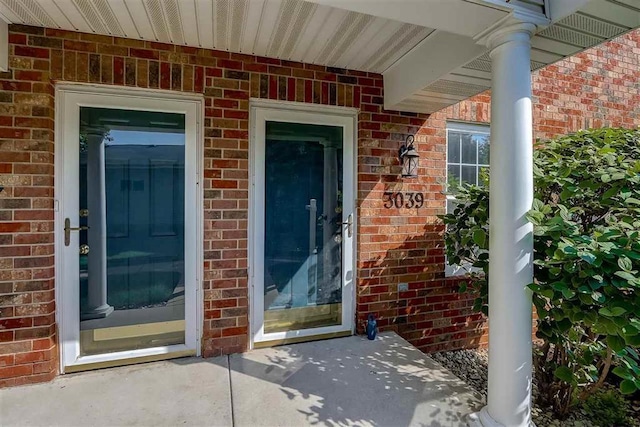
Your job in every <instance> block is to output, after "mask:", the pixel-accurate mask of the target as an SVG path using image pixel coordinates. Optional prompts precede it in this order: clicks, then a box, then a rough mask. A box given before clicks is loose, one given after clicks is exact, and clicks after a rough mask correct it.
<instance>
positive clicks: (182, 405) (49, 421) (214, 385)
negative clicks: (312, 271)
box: [0, 333, 481, 427]
mask: <svg viewBox="0 0 640 427" xmlns="http://www.w3.org/2000/svg"><path fill="white" fill-rule="evenodd" d="M480 406H481V405H480V398H479V397H478V396H477V394H474V393H473V392H472V391H471V390H470V389H469V387H467V386H466V384H464V383H463V382H462V381H461V380H459V379H458V378H456V377H455V376H453V375H452V374H451V373H449V372H448V371H447V370H446V369H444V368H443V367H442V366H440V365H439V364H437V363H436V362H434V361H433V360H431V359H430V358H429V357H427V356H425V355H424V354H423V353H421V352H420V351H419V350H417V349H416V348H415V347H413V346H411V345H410V344H409V343H408V342H407V341H405V340H403V339H402V338H400V337H399V336H398V335H396V334H394V333H385V334H381V335H380V336H379V337H378V338H377V339H376V340H375V341H373V342H372V341H369V340H367V339H366V337H356V336H354V337H348V338H338V339H333V340H326V341H316V342H310V343H304V344H294V345H289V346H282V347H275V348H269V349H262V350H253V351H250V352H248V353H244V354H237V355H232V356H228V357H227V356H224V357H218V358H213V359H201V358H187V359H174V360H169V361H164V362H154V363H148V364H141V365H133V366H127V367H121V368H113V369H105V370H100V371H93V372H86V373H79V374H70V375H64V376H60V377H59V378H57V379H56V380H54V381H52V382H50V383H46V384H37V385H31V386H24V387H16V388H11V389H4V390H0V424H1V425H3V426H91V427H97V426H124V425H127V426H130V425H138V426H178V425H192V426H306V425H329V426H346V425H354V426H428V427H453V426H456V427H458V426H460V427H462V426H466V422H465V417H464V416H465V415H466V414H468V413H469V412H472V411H473V410H477V409H479V408H480Z"/></svg>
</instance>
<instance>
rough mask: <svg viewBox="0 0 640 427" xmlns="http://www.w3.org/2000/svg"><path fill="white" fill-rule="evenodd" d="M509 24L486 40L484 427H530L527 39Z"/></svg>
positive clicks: (524, 30)
mask: <svg viewBox="0 0 640 427" xmlns="http://www.w3.org/2000/svg"><path fill="white" fill-rule="evenodd" d="M535 29H536V26H535V25H534V24H530V23H517V24H513V25H510V26H507V27H503V28H500V29H498V30H496V31H494V32H493V33H491V34H490V35H489V36H488V38H487V39H486V43H487V45H488V46H489V48H490V49H491V61H492V92H491V160H490V166H491V171H490V173H491V181H490V199H489V214H490V233H489V244H490V258H489V271H490V274H489V390H488V404H487V406H486V407H485V408H483V409H482V411H481V412H480V413H478V414H474V416H472V419H473V420H474V421H472V424H474V423H475V425H481V426H484V427H498V426H505V427H528V426H530V425H532V423H531V376H532V372H531V370H532V342H531V341H532V340H531V334H532V328H531V323H532V319H531V315H532V307H531V293H530V291H529V290H528V289H527V288H526V286H527V285H528V284H529V283H531V282H532V280H533V226H532V225H531V223H529V222H528V221H527V220H526V218H525V214H526V213H527V211H528V210H529V209H530V208H531V204H532V202H533V157H532V156H533V146H532V139H533V129H532V106H531V71H530V48H531V44H530V39H531V36H532V34H533V33H534V32H535Z"/></svg>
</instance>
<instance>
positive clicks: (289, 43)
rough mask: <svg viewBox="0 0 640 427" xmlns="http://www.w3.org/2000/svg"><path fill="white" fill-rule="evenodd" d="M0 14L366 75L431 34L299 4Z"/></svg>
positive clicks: (235, 1) (72, 6)
mask: <svg viewBox="0 0 640 427" xmlns="http://www.w3.org/2000/svg"><path fill="white" fill-rule="evenodd" d="M454 1H457V0H454ZM0 14H2V15H4V16H5V17H7V18H8V20H9V21H10V22H15V23H23V24H27V25H36V26H42V27H53V28H62V29H66V30H74V31H82V32H87V33H98V34H105V35H114V36H120V37H129V38H135V39H143V40H155V41H160V42H165V43H175V44H180V45H189V46H197V47H204V48H209V49H218V50H228V51H232V52H239V53H247V54H253V55H260V56H267V57H272V58H280V59H287V60H292V61H300V62H307V63H312V64H321V65H328V66H332V67H339V68H349V69H355V70H363V71H372V72H382V71H384V70H386V69H387V68H388V67H389V66H390V65H391V64H393V63H394V62H395V61H397V60H398V58H400V57H401V56H402V55H404V54H405V53H406V52H407V51H408V50H409V49H411V48H412V47H413V46H415V45H416V44H417V43H418V42H420V41H421V40H423V39H424V38H425V37H426V36H428V35H429V34H430V33H431V32H432V31H433V29H431V28H426V27H423V26H419V25H414V24H410V23H403V22H399V21H395V20H391V19H385V18H381V17H374V16H372V15H367V14H363V13H357V12H352V11H348V10H344V9H339V8H334V7H329V6H323V5H319V4H316V3H310V2H306V1H301V0H0Z"/></svg>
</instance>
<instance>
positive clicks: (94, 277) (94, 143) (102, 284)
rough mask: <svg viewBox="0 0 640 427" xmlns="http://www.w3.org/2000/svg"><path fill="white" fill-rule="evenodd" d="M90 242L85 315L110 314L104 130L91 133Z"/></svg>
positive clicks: (83, 317)
mask: <svg viewBox="0 0 640 427" xmlns="http://www.w3.org/2000/svg"><path fill="white" fill-rule="evenodd" d="M87 209H88V210H89V216H88V217H87V225H88V226H89V230H88V231H87V243H88V245H89V254H88V271H89V273H88V278H87V279H88V283H87V285H88V295H87V297H88V298H87V299H88V305H89V307H88V310H87V311H86V312H84V313H82V319H83V320H86V319H98V318H102V317H107V316H108V315H109V314H111V313H112V312H113V307H111V306H110V305H109V304H107V204H106V187H105V157H104V137H103V135H102V132H98V133H89V134H88V135H87Z"/></svg>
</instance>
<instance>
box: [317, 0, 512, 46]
mask: <svg viewBox="0 0 640 427" xmlns="http://www.w3.org/2000/svg"><path fill="white" fill-rule="evenodd" d="M307 1H310V2H312V3H318V4H321V5H325V6H331V7H335V8H338V9H344V10H350V11H353V12H359V13H366V14H368V15H372V16H377V17H380V18H386V19H393V20H395V21H400V22H405V23H408V24H414V25H420V26H422V27H427V28H432V29H443V30H446V31H448V32H450V33H455V34H460V35H464V36H467V37H473V36H475V35H476V34H478V33H479V32H481V31H482V30H483V29H485V28H487V27H489V26H491V25H492V24H494V23H495V22H496V21H499V20H500V19H501V18H504V17H505V16H506V15H508V14H509V11H510V9H509V8H508V5H506V4H505V7H504V8H499V7H496V6H493V5H488V4H478V3H472V2H469V1H467V0H446V1H443V0H360V1H353V0H307Z"/></svg>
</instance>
